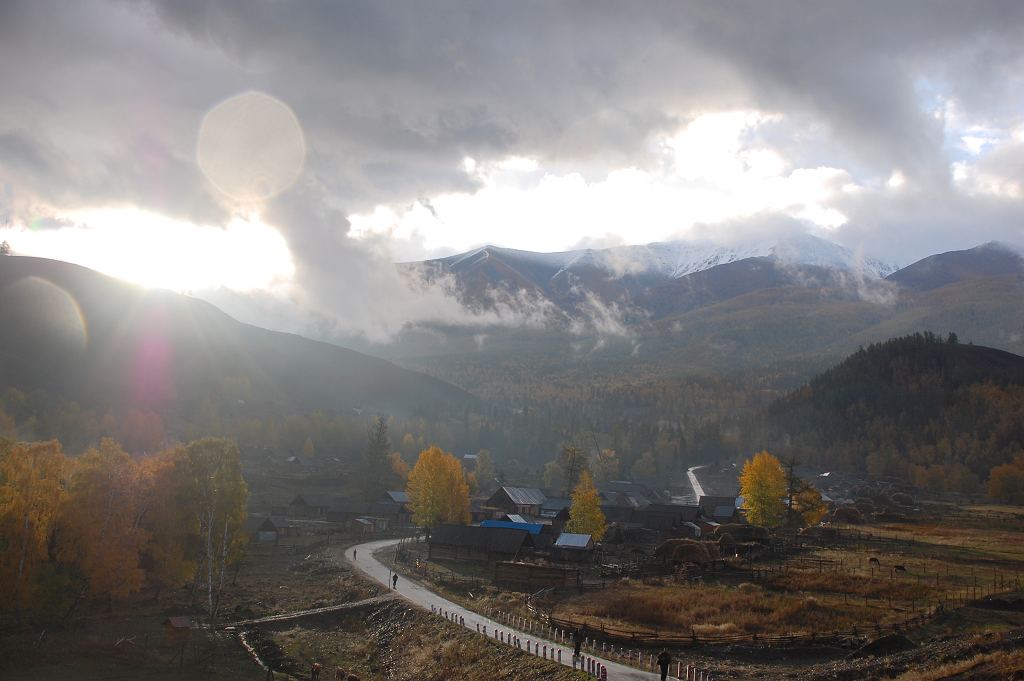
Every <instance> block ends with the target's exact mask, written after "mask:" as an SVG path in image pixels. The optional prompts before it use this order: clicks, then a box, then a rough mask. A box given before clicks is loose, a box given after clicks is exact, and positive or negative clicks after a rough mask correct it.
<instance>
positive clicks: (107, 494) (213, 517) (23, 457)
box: [0, 438, 248, 626]
mask: <svg viewBox="0 0 1024 681" xmlns="http://www.w3.org/2000/svg"><path fill="white" fill-rule="evenodd" d="M247 498H248V489H247V487H246V484H245V481H244V480H243V478H242V473H241V464H240V457H239V451H238V447H237V445H236V444H235V443H234V442H233V441H231V440H227V439H222V438H205V439H201V440H196V441H193V442H190V443H189V444H187V445H181V446H175V447H170V448H167V449H164V450H162V451H160V452H158V453H156V454H153V455H150V456H145V457H132V456H130V455H129V454H127V453H126V452H125V451H124V450H123V449H122V447H121V446H120V445H119V444H118V443H117V442H116V441H115V440H113V439H110V438H105V439H103V440H101V441H100V443H99V444H98V445H97V446H95V447H91V448H89V449H88V450H87V451H86V452H85V453H84V454H82V455H81V456H77V457H70V456H66V455H65V454H64V452H63V451H62V449H61V445H60V443H59V442H58V441H55V440H51V441H47V442H28V443H24V442H14V441H11V440H0V612H5V613H6V614H7V615H9V616H13V618H14V620H15V622H16V623H17V624H18V625H19V626H21V625H22V623H24V622H25V621H26V620H28V619H31V620H33V621H41V622H60V621H64V620H67V619H68V618H69V617H71V616H72V615H73V614H75V613H76V611H79V610H80V608H82V607H83V606H84V605H91V606H96V605H102V604H106V605H107V606H110V605H111V604H112V603H113V602H114V601H117V600H120V599H125V598H128V597H130V596H133V595H135V594H138V593H140V592H142V591H143V590H149V591H151V593H152V595H153V597H154V598H159V596H160V593H161V592H162V591H164V590H166V589H173V588H178V587H182V586H185V585H190V586H191V590H192V591H191V593H192V599H193V604H194V605H199V604H200V603H201V604H202V605H203V607H204V609H205V610H206V612H207V614H208V616H209V617H210V618H211V620H212V619H214V618H216V616H217V610H218V606H219V600H220V595H221V593H222V590H223V587H224V583H225V578H226V574H227V573H228V571H229V570H230V568H231V567H232V566H233V565H236V564H237V563H238V561H239V559H240V558H241V557H242V555H243V552H244V549H245V544H246V541H247V537H246V535H245V532H244V527H243V526H244V522H245V517H246V510H245V509H246V500H247Z"/></svg>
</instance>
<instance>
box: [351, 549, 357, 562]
mask: <svg viewBox="0 0 1024 681" xmlns="http://www.w3.org/2000/svg"><path fill="white" fill-rule="evenodd" d="M356 551H357V549H352V560H355V559H356Z"/></svg>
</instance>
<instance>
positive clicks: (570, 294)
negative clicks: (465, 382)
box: [405, 234, 898, 316]
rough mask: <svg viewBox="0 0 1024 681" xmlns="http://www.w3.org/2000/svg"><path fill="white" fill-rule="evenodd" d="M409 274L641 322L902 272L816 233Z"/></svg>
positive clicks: (484, 262)
mask: <svg viewBox="0 0 1024 681" xmlns="http://www.w3.org/2000/svg"><path fill="white" fill-rule="evenodd" d="M405 267H413V268H418V269H421V271H423V272H424V273H425V274H426V275H427V276H428V277H433V276H438V275H444V276H450V277H454V280H455V282H456V283H457V285H458V288H459V289H460V293H461V295H462V296H463V297H464V299H465V300H467V301H472V302H474V303H476V304H478V305H487V304H488V301H489V300H490V299H492V298H493V295H494V292H495V291H498V292H505V293H510V294H514V295H515V296H517V297H518V298H520V299H521V298H522V296H523V294H525V296H526V297H527V298H528V299H532V300H537V299H543V300H546V301H548V302H550V303H553V304H554V305H555V306H556V307H557V308H559V309H561V310H563V311H565V312H567V313H569V314H570V315H572V314H573V313H574V312H578V311H579V310H580V309H581V308H591V307H593V305H594V304H595V303H598V304H600V305H610V304H614V305H618V306H620V307H622V308H629V309H632V310H634V311H639V312H640V315H641V316H651V315H653V316H663V315H666V314H674V313H677V312H679V311H680V310H685V309H691V308H692V307H693V306H694V305H699V304H707V303H710V302H713V301H716V300H723V299H725V298H728V297H731V296H735V295H741V294H743V293H746V292H749V291H752V290H756V289H759V288H766V287H778V286H784V285H788V284H792V283H797V282H803V283H802V284H801V285H804V286H814V285H820V286H830V287H833V288H834V287H835V286H836V285H837V282H844V281H854V282H858V281H859V282H863V281H865V280H869V281H880V280H881V279H882V278H884V277H885V276H886V275H888V274H890V273H891V272H894V271H896V270H897V269H898V268H897V267H896V266H895V265H891V264H887V263H884V262H881V261H879V260H876V259H873V258H867V257H863V256H861V255H860V254H857V253H854V252H852V251H850V250H849V249H847V248H845V247H843V246H840V245H839V244H835V243H832V242H830V241H827V240H825V239H821V238H819V237H815V236H811V235H809V234H805V235H795V236H788V237H785V238H779V239H773V240H761V241H756V242H748V243H739V244H731V245H725V244H717V243H710V242H693V241H668V242H659V243H651V244H644V245H635V246H617V247H612V248H606V249H582V250H575V251H565V252H561V253H534V252H530V251H520V250H515V249H510V248H500V247H496V246H484V247H481V248H477V249H474V250H472V251H468V252H466V253H460V254H458V255H453V256H449V257H447V258H441V259H438V260H430V261H426V262H424V263H415V264H408V265H406V266H405ZM850 275H853V276H850ZM815 282H819V283H818V284H816V283H815Z"/></svg>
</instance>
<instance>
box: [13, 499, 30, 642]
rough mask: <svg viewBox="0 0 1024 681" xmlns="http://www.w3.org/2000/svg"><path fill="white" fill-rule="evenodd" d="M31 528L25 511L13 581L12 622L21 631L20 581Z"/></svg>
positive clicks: (26, 555) (23, 572)
mask: <svg viewBox="0 0 1024 681" xmlns="http://www.w3.org/2000/svg"><path fill="white" fill-rule="evenodd" d="M31 526H32V523H31V522H29V518H28V510H27V509H26V511H25V518H24V521H23V526H22V537H21V557H20V558H19V559H18V576H17V578H16V579H15V580H14V621H15V622H16V623H17V625H18V629H21V581H22V577H23V576H24V575H25V561H26V560H27V559H28V531H29V528H30V527H31Z"/></svg>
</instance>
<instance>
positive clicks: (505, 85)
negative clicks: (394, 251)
mask: <svg viewBox="0 0 1024 681" xmlns="http://www.w3.org/2000/svg"><path fill="white" fill-rule="evenodd" d="M1021 35H1024V3H1019V2H1015V1H1013V0H1007V1H1005V2H974V3H963V2H910V1H906V2H898V3H892V2H860V3H849V2H827V3H826V2H796V1H792V2H771V3H767V2H706V3H680V2H649V3H633V2H559V3H551V2H422V1H420V0H415V1H409V2H369V1H366V2H291V3H289V2H279V1H276V0H275V1H269V0H267V1H262V2H261V1H251V0H244V1H243V0H237V1H233V2H230V1H225V2H202V1H198V0H195V1H183V0H167V1H166V2H109V3H108V2H96V1H93V2H75V3H67V2H48V1H45V0H44V1H34V2H6V3H3V5H2V7H0V82H3V84H4V91H3V93H2V95H3V97H2V98H0V154H2V156H0V184H5V185H7V186H10V187H13V192H14V194H15V200H14V201H13V203H14V204H15V208H14V211H15V212H17V210H18V206H21V207H22V208H23V209H24V206H26V205H27V206H31V207H32V210H35V209H36V207H38V206H39V205H47V204H48V205H51V206H54V207H57V208H72V207H80V206H88V205H100V204H105V203H127V204H132V205H138V206H140V207H142V208H146V209H150V210H154V211H159V212H164V213H168V214H174V215H176V216H179V217H182V216H183V217H186V218H188V219H191V220H195V221H199V222H212V223H219V222H223V221H224V220H225V219H226V217H227V215H228V214H229V212H230V210H231V209H232V208H231V207H230V206H228V205H227V204H225V203H224V202H223V200H222V197H220V196H218V195H217V193H216V191H215V190H214V189H212V188H211V187H210V186H209V184H208V183H207V182H206V181H205V179H204V178H203V176H202V175H201V173H200V172H199V170H198V169H197V168H196V166H195V163H194V145H195V139H196V131H197V129H198V126H199V123H200V121H201V119H202V116H203V114H204V112H205V111H207V110H208V109H209V108H210V107H211V106H213V105H214V104H216V103H217V102H218V101H221V100H223V99H224V98H226V97H229V96H231V95H234V94H236V93H238V92H242V91H245V90H250V89H256V90H262V91H265V92H268V93H270V94H272V95H274V96H276V97H278V98H280V99H281V100H283V101H284V102H286V103H287V104H288V105H289V106H291V107H292V108H293V109H294V111H295V113H296V115H297V116H298V118H299V120H300V121H301V124H302V126H303V129H304V132H305V136H306V141H307V143H308V155H307V160H306V164H307V165H306V172H305V174H304V176H303V177H302V178H301V179H300V181H299V185H298V186H297V187H296V188H294V189H293V190H292V191H291V193H289V194H285V195H284V196H282V197H280V198H279V199H277V200H275V201H274V202H272V204H271V205H270V206H269V208H268V216H269V217H270V218H271V219H273V220H274V224H275V225H276V226H278V227H279V228H281V229H282V231H283V232H284V233H285V235H286V237H287V239H288V241H289V245H290V247H291V249H292V252H293V256H294V257H295V259H296V265H297V268H298V273H297V277H298V279H299V281H300V284H301V285H302V286H304V287H307V288H308V291H307V294H308V295H309V297H310V298H311V299H313V300H320V301H324V300H328V299H329V298H330V296H331V293H332V291H334V290H335V289H336V287H337V286H338V272H340V271H344V272H346V273H347V275H346V276H347V277H348V278H347V279H345V283H346V284H347V285H351V286H356V287H358V286H359V285H360V283H359V282H360V281H362V282H364V283H367V284H368V285H369V284H370V283H372V284H373V285H374V286H379V287H382V290H385V291H392V292H393V291H395V290H396V289H394V285H395V282H394V281H393V280H389V281H388V282H381V281H380V280H378V279H374V277H379V276H382V275H378V274H375V271H376V270H377V269H381V268H383V269H385V270H386V269H388V268H387V267H386V255H384V254H383V252H382V251H378V250H377V249H374V248H371V247H368V246H367V245H366V244H362V243H356V242H355V241H354V240H352V239H350V238H349V236H348V231H347V221H346V219H345V216H346V215H348V214H352V213H355V212H361V211H366V210H368V209H370V208H372V207H373V206H374V205H376V204H378V203H394V204H409V203H411V202H414V201H417V200H420V199H425V198H429V197H430V196H431V195H433V194H437V193H441V192H447V191H473V190H474V189H476V184H475V183H476V182H477V180H476V179H474V178H473V177H471V176H469V175H467V174H466V173H465V172H463V171H462V170H461V169H460V163H461V161H462V159H463V158H464V157H466V156H471V157H473V158H476V159H477V160H488V159H499V158H501V157H504V156H507V155H511V154H515V155H522V156H530V157H535V158H538V159H540V160H541V161H542V162H543V163H544V164H545V167H547V168H552V169H566V170H574V171H580V172H583V173H584V174H586V173H587V172H588V171H589V172H594V173H597V174H598V175H599V174H600V173H602V172H606V171H607V170H608V169H611V168H613V167H622V166H624V165H636V166H639V167H645V166H648V165H652V164H656V163H658V162H659V159H658V156H657V153H656V151H653V150H652V149H651V148H650V145H649V144H648V142H649V140H650V139H651V137H652V135H657V134H659V133H669V132H672V131H674V130H676V129H678V127H679V126H680V125H682V124H684V123H685V122H686V121H687V120H688V119H689V118H691V117H692V116H694V115H697V114H699V113H700V112H702V111H715V110H720V109H723V108H733V107H743V108H757V109H762V110H767V111H778V112H781V113H783V114H785V116H786V119H787V121H791V122H792V124H793V125H800V126H807V127H808V128H809V129H810V128H814V130H815V131H816V132H815V136H814V137H815V146H814V147H803V148H802V147H801V145H800V143H799V136H796V137H793V138H792V139H793V140H795V141H792V142H791V144H790V148H789V149H787V150H786V152H787V153H790V154H791V156H790V157H791V158H795V159H803V160H808V159H809V160H812V161H813V162H814V163H816V164H821V165H832V166H836V167H842V168H846V169H848V170H849V171H850V172H851V174H852V175H853V176H854V177H855V178H857V179H867V180H876V181H878V180H884V179H885V178H887V177H888V176H889V175H890V173H891V172H892V171H893V170H894V169H899V170H901V171H902V172H903V173H905V174H906V175H907V176H908V177H909V178H911V179H912V180H913V181H914V182H915V184H916V186H917V187H918V189H917V190H916V191H917V193H916V194H913V195H911V196H910V197H909V198H908V197H898V198H893V197H891V196H883V195H882V193H870V192H869V193H867V194H861V195H860V197H859V198H855V199H850V200H849V201H848V202H847V203H846V204H844V210H846V211H848V215H849V216H850V217H851V222H850V223H849V224H848V225H847V226H846V227H844V229H843V230H842V231H841V232H840V235H841V236H842V237H843V238H844V239H846V240H847V242H849V243H852V244H854V245H855V244H856V242H861V243H871V244H879V245H884V234H885V230H886V225H888V224H889V223H890V222H891V223H894V224H896V225H898V226H899V228H898V229H896V230H894V231H893V232H892V233H893V234H898V235H899V237H898V238H899V240H900V242H901V244H902V246H901V249H902V250H901V253H905V254H910V253H921V252H925V251H928V247H927V246H928V244H930V243H931V242H932V241H933V240H934V239H935V237H936V235H940V236H942V238H943V239H945V241H951V235H955V234H956V233H957V230H958V229H959V227H957V225H958V224H959V223H958V222H957V220H960V219H967V218H969V217H971V216H972V214H973V215H982V216H984V217H985V218H986V219H987V218H991V220H993V224H994V225H996V227H994V228H993V229H994V232H996V233H998V234H1002V233H1003V232H1004V231H1007V230H1012V229H1013V227H1012V225H1013V224H1014V220H1015V219H1016V220H1017V222H1016V224H1018V225H1019V224H1020V221H1019V216H1020V207H1019V205H1020V204H1019V201H1016V202H1014V201H1009V200H1007V199H994V198H991V197H989V198H982V199H973V198H970V197H966V196H962V195H958V196H953V194H954V193H955V192H954V190H953V188H952V186H951V179H950V176H949V159H948V158H947V157H946V152H945V150H944V148H943V143H944V139H943V132H944V130H943V124H944V121H943V119H942V118H941V117H936V116H935V115H934V114H933V112H932V111H929V110H928V109H929V106H928V105H929V104H930V102H929V98H932V97H937V96H938V95H936V94H935V93H942V96H954V97H956V99H957V102H958V106H960V107H961V109H962V111H963V112H964V113H965V114H970V115H971V116H974V117H976V118H988V119H990V120H991V121H993V122H994V123H996V124H1005V123H1006V122H1008V121H1010V122H1012V121H1013V120H1015V119H1014V118H1013V117H1014V116H1015V115H1016V116H1019V112H1020V110H1021V108H1020V104H1021V102H1022V97H1024V84H1022V81H1021V77H1020V75H1019V74H1020V73H1022V70H1021V66H1022V65H1024V63H1022V54H1024V51H1022V49H1021V48H1020V45H1019V43H1020V36H1021ZM993 163H995V160H994V161H993ZM19 197H21V199H22V200H21V201H20V203H19ZM26 197H27V198H26ZM976 202H980V203H979V205H981V206H982V210H981V212H980V213H973V208H972V206H974V205H975V203H976ZM936 206H944V207H945V208H947V209H948V212H947V213H946V214H945V216H944V218H943V219H942V220H941V221H939V222H941V225H939V223H937V222H936V221H935V220H934V219H933V218H934V217H935V214H936V210H935V207H936ZM8 210H10V209H8ZM942 225H945V226H942ZM481 228H482V229H485V228H486V226H481ZM983 232H984V230H976V231H975V233H974V234H975V236H977V235H981V234H982V233H983ZM961 234H963V232H961ZM1011 236H1012V235H1011ZM964 238H966V237H964ZM388 277H390V275H388ZM367 290H369V288H368V289H367ZM319 307H320V308H321V309H325V310H327V309H330V310H331V311H332V313H333V314H336V315H341V316H344V312H345V309H344V306H341V307H339V306H338V305H337V304H335V305H333V306H329V305H325V304H321V305H319ZM362 313H363V311H362V310H360V311H358V314H356V315H354V316H356V317H361V316H362Z"/></svg>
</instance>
